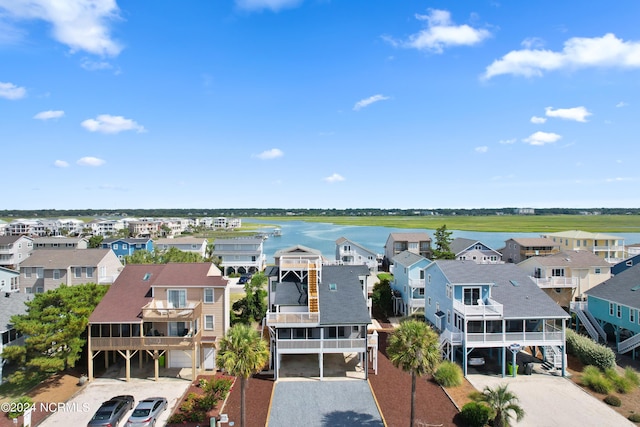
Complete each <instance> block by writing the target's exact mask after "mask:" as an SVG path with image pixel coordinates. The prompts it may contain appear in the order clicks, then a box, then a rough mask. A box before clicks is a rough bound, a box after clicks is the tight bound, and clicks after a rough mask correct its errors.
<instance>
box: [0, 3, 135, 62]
mask: <svg viewBox="0 0 640 427" xmlns="http://www.w3.org/2000/svg"><path fill="white" fill-rule="evenodd" d="M0 9H2V10H3V12H4V14H5V15H7V16H9V17H11V18H14V19H16V20H21V19H24V20H34V19H37V20H42V21H45V22H48V23H49V24H51V26H52V36H53V38H54V39H56V40H57V41H58V42H60V43H63V44H65V45H67V46H69V47H70V48H71V51H72V52H76V51H85V52H89V53H92V54H96V55H104V56H116V55H118V54H119V53H120V51H121V50H122V46H121V45H120V44H119V43H117V42H115V41H114V40H112V39H111V35H110V28H109V26H110V25H111V23H112V21H114V20H118V19H119V9H118V5H117V4H116V2H115V0H92V1H86V0H65V1H58V0H20V1H16V0H0Z"/></svg>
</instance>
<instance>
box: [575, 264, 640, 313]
mask: <svg viewBox="0 0 640 427" xmlns="http://www.w3.org/2000/svg"><path fill="white" fill-rule="evenodd" d="M638 286H640V264H636V265H634V266H633V267H629V268H628V269H626V270H625V271H623V272H622V273H619V274H616V275H615V276H613V277H612V278H610V279H608V280H606V281H604V282H602V283H600V284H599V285H597V286H594V287H593V288H591V289H589V290H588V291H586V292H585V293H586V294H587V295H588V296H592V297H596V298H600V299H603V300H607V301H611V302H616V303H619V304H624V305H626V306H628V307H635V308H640V288H638ZM634 289H636V290H634Z"/></svg>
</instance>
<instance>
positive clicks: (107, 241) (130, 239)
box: [102, 237, 151, 245]
mask: <svg viewBox="0 0 640 427" xmlns="http://www.w3.org/2000/svg"><path fill="white" fill-rule="evenodd" d="M149 240H151V239H149V238H142V239H135V238H133V237H123V238H117V237H114V238H110V239H104V240H103V241H102V244H103V245H104V244H107V245H110V244H112V243H117V242H123V243H127V244H130V245H133V244H136V243H145V244H146V243H148V242H149Z"/></svg>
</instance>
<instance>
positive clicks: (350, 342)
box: [276, 338, 367, 350]
mask: <svg viewBox="0 0 640 427" xmlns="http://www.w3.org/2000/svg"><path fill="white" fill-rule="evenodd" d="M276 343H277V346H278V348H279V349H280V350H294V349H300V350H319V349H330V350H335V349H342V350H354V349H364V348H365V347H366V345H367V340H365V339H364V338H335V339H334V338H332V339H324V340H320V339H304V340H297V339H278V340H277V341H276Z"/></svg>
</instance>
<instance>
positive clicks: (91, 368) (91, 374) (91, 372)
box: [0, 338, 93, 381]
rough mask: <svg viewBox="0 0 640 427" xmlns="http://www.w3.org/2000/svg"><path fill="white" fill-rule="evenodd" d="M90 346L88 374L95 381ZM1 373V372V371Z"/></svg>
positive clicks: (0, 378) (0, 379)
mask: <svg viewBox="0 0 640 427" xmlns="http://www.w3.org/2000/svg"><path fill="white" fill-rule="evenodd" d="M87 342H89V343H90V342H91V338H89V340H88V341H87ZM88 346H89V355H88V356H89V366H88V374H89V381H93V351H92V350H91V344H88ZM0 369H2V367H1V366H0ZM0 373H1V371H0ZM0 381H2V377H0Z"/></svg>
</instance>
